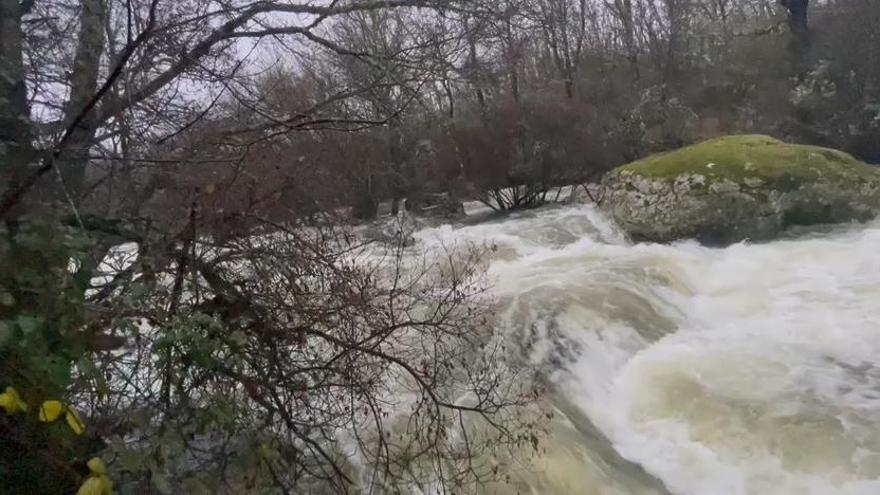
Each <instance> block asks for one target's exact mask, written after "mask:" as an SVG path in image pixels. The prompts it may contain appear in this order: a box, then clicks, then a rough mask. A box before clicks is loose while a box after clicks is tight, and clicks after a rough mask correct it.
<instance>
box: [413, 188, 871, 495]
mask: <svg viewBox="0 0 880 495" xmlns="http://www.w3.org/2000/svg"><path fill="white" fill-rule="evenodd" d="M415 237H416V238H417V240H418V241H419V242H420V243H421V244H423V245H426V246H431V245H439V244H448V243H455V242H462V241H466V242H479V243H484V244H487V245H489V246H492V247H493V249H492V251H491V256H490V258H489V259H488V260H487V267H488V268H487V269H488V274H489V276H490V279H491V281H492V284H493V291H494V296H495V297H496V298H497V300H498V313H499V318H498V321H497V325H498V327H499V329H500V330H501V331H502V332H503V334H504V338H506V339H508V340H509V341H510V342H511V343H514V344H516V347H517V349H518V350H519V353H520V359H521V360H522V362H523V364H524V365H526V366H531V367H534V369H536V370H538V371H539V372H540V374H541V375H542V376H544V377H546V380H547V381H548V382H549V383H550V384H551V385H552V393H550V394H549V396H548V397H547V400H548V401H549V402H550V404H549V407H552V408H553V409H554V410H555V412H556V414H555V416H554V419H553V420H552V421H553V424H552V425H551V428H550V431H551V433H550V437H549V438H548V439H547V443H546V445H547V451H546V453H544V454H543V455H542V456H540V457H538V458H536V459H534V460H533V461H531V462H530V463H529V465H528V466H521V467H519V468H511V469H512V471H511V479H512V485H513V487H514V488H511V486H506V487H504V486H499V487H489V488H488V490H489V491H492V492H493V493H511V490H512V489H515V490H516V491H518V492H520V493H529V492H530V493H535V494H575V493H576V494H594V493H595V494H639V495H641V494H663V493H673V494H683V495H684V494H687V495H747V494H748V495H752V494H754V495H759V494H760V495H764V494H771V493H772V494H774V495H784V494H791V495H795V494H797V495H803V494H817V495H819V494H822V495H828V494H876V493H880V223H874V224H868V225H845V226H840V227H835V228H825V229H824V230H822V231H818V230H817V231H812V232H802V233H800V234H799V235H797V236H791V237H790V238H786V239H783V240H779V241H775V242H771V243H765V244H747V243H742V244H736V245H733V246H730V247H728V248H724V249H718V248H707V247H703V246H700V245H698V244H697V243H695V242H679V243H675V244H671V245H657V244H638V245H632V244H629V243H627V242H626V241H625V240H624V239H623V237H622V236H621V235H620V234H618V233H617V231H616V229H615V228H614V226H613V225H612V224H611V223H610V221H609V220H607V219H606V218H605V217H604V216H603V215H602V214H601V213H600V212H599V211H597V210H595V209H593V208H592V207H589V206H583V205H578V206H565V207H555V208H545V209H539V210H533V211H529V212H523V213H519V214H515V215H512V216H510V217H507V218H505V219H501V220H495V221H492V222H488V223H481V224H479V225H470V226H459V227H454V226H449V225H444V226H441V227H436V228H429V229H424V230H421V231H419V232H417V233H416V234H415Z"/></svg>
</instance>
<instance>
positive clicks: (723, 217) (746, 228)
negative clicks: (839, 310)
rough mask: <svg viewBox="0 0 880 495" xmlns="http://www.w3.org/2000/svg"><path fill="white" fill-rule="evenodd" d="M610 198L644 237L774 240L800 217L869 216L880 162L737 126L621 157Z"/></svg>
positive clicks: (810, 221) (623, 222)
mask: <svg viewBox="0 0 880 495" xmlns="http://www.w3.org/2000/svg"><path fill="white" fill-rule="evenodd" d="M603 184H604V185H605V187H606V191H607V192H606V200H605V203H604V204H605V207H606V208H607V210H608V211H609V212H610V214H611V216H612V217H613V218H614V220H615V221H616V222H617V223H618V224H619V225H620V226H621V227H622V228H623V229H624V230H625V231H626V232H627V233H628V234H629V236H630V237H631V238H632V239H633V240H634V241H654V242H669V241H674V240H677V239H687V238H694V239H697V240H699V241H700V242H703V243H705V244H713V245H719V244H720V245H724V244H730V243H734V242H739V241H742V240H747V239H748V240H756V241H762V240H771V239H774V238H776V237H778V236H779V235H780V234H781V233H782V232H783V231H785V229H787V228H788V227H791V226H795V225H801V226H803V225H816V224H826V223H840V222H849V221H854V220H855V221H866V220H869V219H871V218H873V217H874V216H875V215H876V214H877V212H878V209H880V169H878V168H875V167H871V166H869V165H866V164H864V163H862V162H860V161H858V160H856V159H855V158H853V157H852V156H850V155H848V154H846V153H843V152H840V151H836V150H832V149H827V148H820V147H816V146H804V145H794V144H787V143H784V142H782V141H779V140H777V139H774V138H771V137H768V136H729V137H723V138H718V139H713V140H710V141H706V142H703V143H700V144H696V145H693V146H689V147H686V148H682V149H680V150H677V151H673V152H670V153H664V154H659V155H654V156H650V157H648V158H645V159H642V160H639V161H637V162H633V163H631V164H628V165H624V166H622V167H618V168H616V169H614V170H612V171H611V172H609V173H608V174H607V175H606V176H605V178H604V179H603Z"/></svg>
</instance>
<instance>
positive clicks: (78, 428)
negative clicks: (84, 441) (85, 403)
mask: <svg viewBox="0 0 880 495" xmlns="http://www.w3.org/2000/svg"><path fill="white" fill-rule="evenodd" d="M64 419H65V420H66V421H67V426H69V427H70V429H71V430H73V432H74V433H76V434H77V435H82V434H83V432H84V431H86V425H84V424H83V422H82V420H81V419H79V415H78V414H76V411H74V410H73V409H71V408H69V407H68V408H67V414H65V415H64Z"/></svg>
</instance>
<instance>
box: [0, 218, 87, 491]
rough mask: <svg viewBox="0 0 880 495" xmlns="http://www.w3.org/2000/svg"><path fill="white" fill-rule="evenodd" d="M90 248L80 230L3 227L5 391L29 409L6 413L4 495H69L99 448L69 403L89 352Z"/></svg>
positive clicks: (0, 307)
mask: <svg viewBox="0 0 880 495" xmlns="http://www.w3.org/2000/svg"><path fill="white" fill-rule="evenodd" d="M88 247H89V242H88V240H87V239H86V238H84V237H83V236H82V235H80V234H78V233H77V232H76V231H75V230H73V229H70V228H67V227H63V226H60V225H57V224H52V223H49V222H30V221H19V222H17V223H15V224H7V225H5V226H3V227H0V386H2V387H9V389H11V390H14V391H15V393H16V394H17V395H18V396H19V397H20V398H21V401H22V402H23V403H24V404H25V405H26V408H18V409H19V410H20V412H19V413H18V414H7V413H4V412H0V430H2V433H0V438H2V440H0V480H2V481H0V492H3V493H46V494H51V493H69V492H72V491H73V490H75V489H76V486H77V484H78V483H79V482H80V478H81V473H80V472H79V471H80V470H79V469H78V465H79V464H82V461H83V459H84V458H85V457H84V456H85V455H87V453H88V451H89V450H91V448H90V447H89V445H88V441H87V440H84V439H83V437H81V436H80V434H81V433H82V423H81V422H80V421H79V418H78V416H77V415H76V412H75V411H74V409H73V408H71V407H69V406H67V405H65V404H66V401H65V400H64V399H66V398H67V397H68V396H69V389H70V385H71V376H72V369H73V366H74V364H75V363H76V362H77V361H80V362H82V360H83V357H84V356H85V351H86V349H85V345H84V341H83V339H82V338H81V333H82V328H83V326H84V324H85V322H86V311H85V305H84V294H85V290H86V288H87V284H88V281H89V279H90V276H89V274H88V273H86V272H85V271H84V270H81V269H80V268H79V267H82V266H85V264H84V263H82V260H83V259H84V256H85V255H86V253H87V250H88ZM9 389H8V390H9ZM7 412H8V411H7ZM56 413H57V414H56ZM62 415H63V416H62ZM62 417H64V418H65V420H64V421H60V420H59V419H60V418H62ZM56 420H57V421H56ZM80 467H81V466H80Z"/></svg>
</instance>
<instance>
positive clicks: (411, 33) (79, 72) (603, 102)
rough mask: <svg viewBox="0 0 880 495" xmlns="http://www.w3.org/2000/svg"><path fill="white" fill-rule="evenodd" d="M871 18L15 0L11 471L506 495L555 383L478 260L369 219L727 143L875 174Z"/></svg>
mask: <svg viewBox="0 0 880 495" xmlns="http://www.w3.org/2000/svg"><path fill="white" fill-rule="evenodd" d="M878 25H880V4H878V2H876V1H874V0H826V1H818V0H813V2H809V1H808V0H778V1H776V0H494V1H489V0H485V1H483V0H358V1H355V0H350V1H343V0H327V1H323V2H304V1H302V2H301V1H293V0H278V1H270V0H261V1H245V0H223V1H218V0H183V1H173V2H172V1H170V0H45V1H41V0H0V167H2V168H0V180H2V183H0V186H2V187H0V189H2V193H0V194H2V196H0V217H2V219H3V221H4V222H3V227H2V247H0V255H2V256H0V275H2V277H0V379H2V380H0V388H5V387H9V388H6V390H5V392H3V394H0V399H2V404H0V405H2V406H3V408H4V409H5V411H6V414H5V415H2V416H0V431H2V438H3V440H2V442H3V444H2V445H0V452H2V454H0V455H2V463H0V478H2V479H3V480H4V482H6V483H9V485H8V486H7V487H6V488H8V489H9V490H11V491H12V492H16V491H22V490H23V491H24V492H28V493H69V492H71V491H73V489H75V488H76V487H79V486H85V484H86V483H90V482H92V483H93V485H94V486H98V484H101V483H103V484H101V486H102V487H104V486H106V483H104V482H105V481H106V480H109V479H110V478H112V479H113V481H115V482H116V483H117V488H119V489H120V491H122V492H123V493H150V491H151V490H152V491H155V492H159V493H180V492H193V493H198V490H203V491H221V492H223V491H225V492H228V493H241V490H243V489H245V488H247V489H253V490H257V489H263V488H265V489H266V490H275V491H278V492H282V493H283V492H287V493H293V492H296V491H298V490H303V489H305V488H303V487H310V488H309V489H312V490H318V488H316V487H322V489H326V490H328V492H331V493H333V492H340V491H346V490H350V489H354V488H353V487H357V486H363V485H364V484H367V485H369V486H371V487H381V488H382V489H386V490H389V491H393V490H395V489H400V487H402V486H408V485H407V484H412V483H416V484H419V483H423V484H427V485H430V486H443V487H447V488H448V489H449V490H451V491H457V490H456V488H457V487H462V486H466V485H467V484H468V483H474V482H480V481H485V480H489V479H493V478H496V477H498V476H499V475H498V469H497V465H496V466H493V465H492V464H491V463H487V462H486V458H487V453H492V456H493V459H497V458H499V456H501V454H500V453H499V451H500V450H505V449H506V450H512V451H516V450H517V449H519V448H521V447H523V446H525V447H532V448H534V449H537V446H538V443H539V438H540V430H541V422H540V420H539V418H536V415H535V414H534V410H533V409H531V408H530V405H531V404H532V403H533V402H534V401H535V399H536V398H537V397H539V396H540V394H541V390H540V387H537V386H536V387H531V386H525V387H523V389H519V388H517V387H512V386H511V385H510V384H511V383H527V381H520V380H517V379H516V376H517V370H516V369H514V368H515V367H512V366H508V365H507V364H506V363H505V358H504V356H503V351H502V349H501V347H499V346H498V345H497V342H496V341H494V340H493V339H492V338H491V333H492V331H491V324H490V323H487V322H489V321H491V308H490V306H491V305H489V304H486V303H485V301H483V300H482V299H481V297H480V295H481V294H482V293H483V292H484V290H485V286H484V285H482V282H481V281H480V266H481V265H480V253H479V252H478V250H477V249H474V250H470V249H465V250H458V251H454V252H453V251H450V252H448V253H445V254H443V255H439V256H437V257H435V258H430V259H429V258H428V257H426V258H425V259H423V260H422V261H421V264H417V266H412V263H411V260H408V258H407V257H406V255H405V253H404V251H405V246H403V245H393V246H389V247H388V251H387V252H386V253H385V254H384V256H383V257H381V258H382V259H381V262H376V261H374V253H373V251H371V249H372V247H371V246H369V245H364V244H363V243H362V241H360V240H358V239H357V238H356V237H355V236H352V235H351V232H350V231H349V230H348V229H347V228H346V226H347V225H349V224H351V223H352V222H354V221H358V220H369V219H373V218H375V217H376V216H377V215H378V214H379V205H380V203H382V202H389V201H390V202H391V203H392V211H397V210H399V209H400V208H402V207H404V205H405V207H406V209H407V210H410V211H413V212H417V211H419V210H422V209H426V208H430V207H432V206H435V205H434V203H432V202H434V201H436V197H437V195H440V194H442V195H444V197H445V201H448V202H449V203H452V204H453V206H452V207H450V208H449V209H448V210H447V211H450V212H456V211H458V209H457V208H456V207H455V206H454V205H455V204H460V202H461V201H463V200H465V199H478V200H482V201H484V202H486V203H487V204H489V205H490V206H492V207H493V208H495V209H497V210H511V209H516V208H521V207H527V206H533V205H535V204H538V203H540V202H541V201H542V200H543V199H544V198H545V194H546V191H548V190H549V189H550V188H552V187H555V186H559V185H564V184H572V183H586V182H591V181H595V180H597V179H598V178H599V177H600V176H601V174H602V173H603V172H605V171H607V170H609V169H611V168H613V167H615V166H617V165H620V164H623V163H626V162H629V161H632V160H634V159H637V158H639V157H642V156H645V155H647V154H649V153H653V152H659V151H664V150H670V149H674V148H677V147H680V146H683V145H686V144H689V143H693V142H696V141H699V140H702V139H705V138H709V137H714V136H718V135H724V134H736V133H764V134H771V135H773V136H776V137H779V138H783V139H786V140H790V141H796V142H801V143H811V144H819V145H824V146H830V147H835V148H839V149H843V150H845V151H848V152H850V153H852V154H854V155H855V156H857V157H859V158H861V159H863V160H865V161H868V162H878V161H880V53H878V51H880V35H878V33H877V28H876V26H878ZM253 233H263V234H265V235H263V236H254V235H246V234H253ZM389 373H391V378H389ZM401 387H403V389H405V390H407V391H408V394H406V395H407V397H410V400H411V402H409V403H407V407H411V408H412V409H411V415H410V417H411V418H415V419H413V420H412V421H410V422H409V423H406V424H402V425H401V424H398V423H394V422H393V419H392V415H391V414H390V412H389V411H391V410H394V409H395V407H398V408H399V407H400V404H395V403H394V401H393V400H389V397H392V396H394V395H396V394H398V395H399V394H400V390H401ZM463 391H465V392H467V393H469V394H471V395H470V397H471V398H472V399H473V400H472V401H470V402H467V403H466V404H463V403H460V402H456V398H458V397H461V396H462V393H463ZM47 404H48V405H47ZM77 411H78V412H77ZM537 416H540V414H538V415H537ZM62 417H64V418H65V420H66V422H67V425H66V426H65V424H63V421H64V420H62V419H61V418H62ZM80 417H81V418H80ZM477 423H479V424H480V425H481V427H480V428H477V429H474V430H472V431H474V432H477V431H478V432H480V434H479V435H478V436H470V437H469V436H468V435H467V434H465V435H464V440H463V441H462V440H460V439H459V440H456V441H451V440H450V438H451V437H454V436H455V435H453V434H452V433H450V432H451V431H453V430H455V431H458V432H460V431H469V428H470V426H466V425H474V424H477ZM392 426H393V427H392ZM387 428H391V429H393V430H394V431H395V435H399V438H396V437H395V440H393V441H392V440H390V438H391V437H390V436H389V437H388V438H387V439H386V438H385V436H384V435H382V432H385V431H386V429H387ZM83 430H84V431H83ZM340 431H348V432H351V435H352V437H351V438H349V439H348V440H349V445H357V446H358V449H359V452H361V454H362V455H363V458H362V459H360V460H359V462H360V463H361V464H360V467H361V468H365V471H363V470H362V471H358V470H357V469H356V468H357V467H358V466H354V464H353V461H352V460H351V459H349V458H346V457H345V456H344V455H342V454H341V453H340V452H339V451H337V450H335V449H337V448H338V447H339V445H338V436H339V433H338V432H340ZM377 431H378V432H379V435H378V437H377V436H376V432H377ZM389 431H390V430H389ZM487 431H488V432H491V433H487ZM94 456H97V457H100V458H102V459H104V462H105V463H106V464H107V468H106V469H105V467H104V466H97V467H96V464H95V463H88V462H87V461H88V460H89V459H91V458H92V457H94ZM97 457H95V458H97ZM478 461H481V462H478ZM493 462H494V461H493ZM46 466H50V467H51V469H46ZM107 472H109V474H107ZM356 472H358V473H363V472H369V473H372V474H371V476H372V477H370V478H369V480H368V481H365V480H364V478H363V477H362V474H357V475H356V474H355V473H356ZM359 477H360V478H359ZM93 480H94V482H93ZM100 489H103V488H100ZM95 493H100V492H95Z"/></svg>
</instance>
